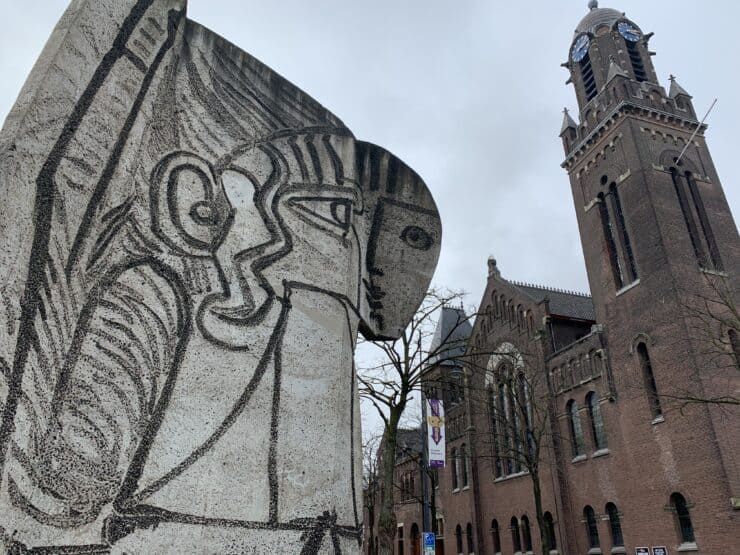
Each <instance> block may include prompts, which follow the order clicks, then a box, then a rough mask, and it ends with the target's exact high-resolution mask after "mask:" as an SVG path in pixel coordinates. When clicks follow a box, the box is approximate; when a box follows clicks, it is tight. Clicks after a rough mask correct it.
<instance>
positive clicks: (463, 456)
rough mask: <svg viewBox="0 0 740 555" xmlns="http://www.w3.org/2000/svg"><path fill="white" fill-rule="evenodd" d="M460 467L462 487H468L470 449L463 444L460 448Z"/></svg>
mask: <svg viewBox="0 0 740 555" xmlns="http://www.w3.org/2000/svg"><path fill="white" fill-rule="evenodd" d="M460 465H461V467H462V468H461V470H462V487H464V488H466V487H468V485H469V484H468V448H467V447H466V445H465V444H464V443H463V444H462V445H461V446H460Z"/></svg>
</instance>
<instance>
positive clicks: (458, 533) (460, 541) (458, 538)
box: [455, 524, 464, 555]
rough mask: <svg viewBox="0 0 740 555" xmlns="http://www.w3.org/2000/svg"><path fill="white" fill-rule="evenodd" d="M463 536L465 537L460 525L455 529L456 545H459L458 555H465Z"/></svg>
mask: <svg viewBox="0 0 740 555" xmlns="http://www.w3.org/2000/svg"><path fill="white" fill-rule="evenodd" d="M462 536H463V534H462V528H461V527H460V525H459V524H458V525H457V527H456V528H455V543H456V544H457V545H456V547H457V553H458V555H464V552H463V538H462Z"/></svg>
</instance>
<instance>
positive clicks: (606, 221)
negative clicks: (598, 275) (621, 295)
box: [597, 192, 624, 290]
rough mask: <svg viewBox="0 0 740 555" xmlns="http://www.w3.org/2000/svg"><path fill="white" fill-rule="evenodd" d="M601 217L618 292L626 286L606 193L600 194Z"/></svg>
mask: <svg viewBox="0 0 740 555" xmlns="http://www.w3.org/2000/svg"><path fill="white" fill-rule="evenodd" d="M597 198H598V199H599V216H600V217H601V228H602V230H603V232H604V240H605V241H606V250H607V254H608V256H609V263H610V265H611V269H612V276H613V277H614V284H615V287H616V289H617V290H619V289H621V288H622V287H623V286H624V279H623V277H622V268H621V267H620V265H619V256H618V254H619V253H618V252H617V241H616V239H615V237H616V234H615V232H614V226H613V224H612V221H611V218H610V217H609V207H608V206H607V204H606V196H605V195H604V193H603V192H602V193H599V194H598V197H597Z"/></svg>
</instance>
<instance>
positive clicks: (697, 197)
mask: <svg viewBox="0 0 740 555" xmlns="http://www.w3.org/2000/svg"><path fill="white" fill-rule="evenodd" d="M686 183H687V184H688V186H689V193H690V195H691V200H693V202H694V210H695V211H696V216H697V219H698V220H699V225H700V226H701V231H702V233H703V235H704V241H705V243H706V245H707V250H708V251H709V262H710V263H711V269H713V270H720V271H721V270H724V266H723V264H722V258H721V257H720V255H719V247H718V246H717V241H716V240H715V238H714V231H713V230H712V224H711V223H710V222H709V217H708V216H707V210H706V208H705V207H704V200H703V199H702V198H701V194H700V192H699V187H698V186H697V185H696V179H695V178H694V174H692V173H691V172H686Z"/></svg>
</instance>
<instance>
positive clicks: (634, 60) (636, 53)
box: [624, 39, 647, 83]
mask: <svg viewBox="0 0 740 555" xmlns="http://www.w3.org/2000/svg"><path fill="white" fill-rule="evenodd" d="M624 42H625V44H626V45H627V53H628V54H629V57H630V63H631V64H632V71H633V72H634V74H635V80H636V81H638V82H640V83H642V82H643V81H647V73H646V72H645V63H644V62H643V61H642V54H640V49H639V48H638V46H637V44H638V43H637V42H633V41H631V40H626V39H625V41H624Z"/></svg>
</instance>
